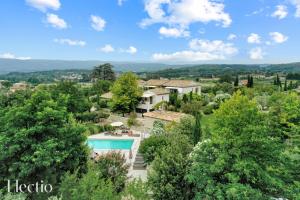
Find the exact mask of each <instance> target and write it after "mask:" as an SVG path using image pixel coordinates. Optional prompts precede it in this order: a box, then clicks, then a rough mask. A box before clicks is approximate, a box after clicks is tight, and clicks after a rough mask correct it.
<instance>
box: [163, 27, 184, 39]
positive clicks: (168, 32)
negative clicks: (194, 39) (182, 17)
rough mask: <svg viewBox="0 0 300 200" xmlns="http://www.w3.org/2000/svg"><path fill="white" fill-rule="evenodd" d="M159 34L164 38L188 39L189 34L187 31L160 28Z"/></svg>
mask: <svg viewBox="0 0 300 200" xmlns="http://www.w3.org/2000/svg"><path fill="white" fill-rule="evenodd" d="M159 33H160V34H161V35H162V36H164V37H174V38H178V37H189V36H190V33H189V32H188V31H185V30H184V29H177V28H166V27H164V26H163V27H161V28H160V29H159Z"/></svg>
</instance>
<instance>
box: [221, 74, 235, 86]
mask: <svg viewBox="0 0 300 200" xmlns="http://www.w3.org/2000/svg"><path fill="white" fill-rule="evenodd" d="M219 82H220V83H230V84H232V76H231V74H224V75H221V76H220V80H219Z"/></svg>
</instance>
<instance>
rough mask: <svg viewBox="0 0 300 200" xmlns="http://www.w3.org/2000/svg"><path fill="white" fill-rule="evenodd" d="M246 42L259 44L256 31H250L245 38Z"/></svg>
mask: <svg viewBox="0 0 300 200" xmlns="http://www.w3.org/2000/svg"><path fill="white" fill-rule="evenodd" d="M247 41H248V43H250V44H259V43H260V36H259V35H258V34H256V33H251V34H250V35H249V36H248V38H247Z"/></svg>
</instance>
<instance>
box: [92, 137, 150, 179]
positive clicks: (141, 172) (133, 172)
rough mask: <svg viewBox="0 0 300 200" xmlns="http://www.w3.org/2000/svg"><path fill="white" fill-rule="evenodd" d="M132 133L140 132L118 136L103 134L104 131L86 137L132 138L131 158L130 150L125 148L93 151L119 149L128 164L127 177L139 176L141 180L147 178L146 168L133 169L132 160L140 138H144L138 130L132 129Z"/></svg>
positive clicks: (101, 151) (104, 151)
mask: <svg viewBox="0 0 300 200" xmlns="http://www.w3.org/2000/svg"><path fill="white" fill-rule="evenodd" d="M134 134H140V136H139V137H133V136H128V135H119V136H111V135H105V134H104V133H99V134H95V135H91V136H89V137H88V139H102V140H104V139H105V140H129V139H130V140H134V142H133V144H132V147H131V151H132V158H131V159H130V158H129V152H130V150H126V149H120V150H118V149H103V150H101V149H95V150H93V151H94V152H96V153H98V154H100V155H101V154H105V153H108V152H110V151H119V152H121V153H122V154H123V155H125V158H126V163H127V164H129V165H130V168H129V171H128V176H129V178H141V179H142V180H143V181H145V180H146V179H147V170H133V167H132V166H133V162H134V160H135V157H136V155H137V153H138V149H139V146H140V143H141V141H142V139H143V138H144V134H143V133H141V132H138V131H134Z"/></svg>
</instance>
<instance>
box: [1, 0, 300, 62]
mask: <svg viewBox="0 0 300 200" xmlns="http://www.w3.org/2000/svg"><path fill="white" fill-rule="evenodd" d="M0 27H1V29H0V31H1V37H0V58H7V59H20V60H26V59H66V60H112V61H146V62H164V63H280V62H294V61H300V0H251V1H249V0H72V1H71V0H2V1H1V6H0Z"/></svg>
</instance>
